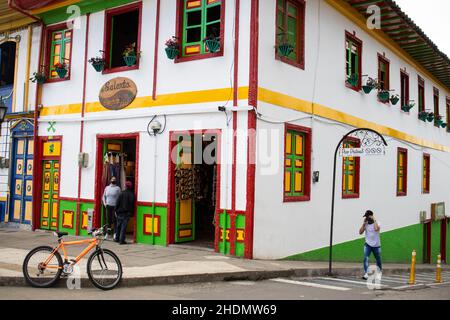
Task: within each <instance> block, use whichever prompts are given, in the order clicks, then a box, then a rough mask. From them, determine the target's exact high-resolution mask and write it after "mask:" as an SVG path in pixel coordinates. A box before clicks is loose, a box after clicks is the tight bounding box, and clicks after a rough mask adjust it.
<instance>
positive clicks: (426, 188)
mask: <svg viewBox="0 0 450 320" xmlns="http://www.w3.org/2000/svg"><path fill="white" fill-rule="evenodd" d="M430 160H431V157H430V155H429V154H428V153H424V154H423V163H422V193H423V194H428V193H430V167H431V163H430ZM425 175H426V176H425Z"/></svg>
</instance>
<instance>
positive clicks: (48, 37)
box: [44, 23, 74, 83]
mask: <svg viewBox="0 0 450 320" xmlns="http://www.w3.org/2000/svg"><path fill="white" fill-rule="evenodd" d="M66 29H68V28H67V24H66V23H60V24H56V25H53V26H48V27H46V30H45V42H44V43H45V66H44V70H45V75H46V78H47V80H46V81H45V83H54V82H61V81H68V80H70V76H71V74H72V72H71V70H72V52H73V37H74V32H73V29H72V38H71V45H70V61H69V65H68V70H67V77H65V78H62V79H61V78H53V79H50V74H49V68H50V55H51V52H52V33H53V32H55V31H59V30H66ZM47 64H48V65H47Z"/></svg>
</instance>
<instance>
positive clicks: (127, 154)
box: [94, 134, 139, 242]
mask: <svg viewBox="0 0 450 320" xmlns="http://www.w3.org/2000/svg"><path fill="white" fill-rule="evenodd" d="M138 148H139V135H138V134H123V135H98V136H97V169H96V182H95V183H96V197H95V209H94V211H95V218H94V220H95V223H96V227H100V226H103V225H105V224H106V216H105V214H106V210H105V207H104V206H103V203H102V200H101V199H102V197H103V192H104V190H105V188H106V186H107V185H109V183H110V181H111V178H112V177H115V178H116V181H117V185H118V186H119V187H120V189H121V190H124V189H125V183H126V182H127V181H130V182H131V183H132V185H133V191H134V194H135V199H136V200H137V188H138V161H139V150H138ZM97 212H98V213H99V214H97ZM114 228H115V226H113V229H114ZM135 230H136V206H135V208H134V212H133V217H131V218H130V220H129V221H128V227H127V236H126V241H127V242H134V240H135Z"/></svg>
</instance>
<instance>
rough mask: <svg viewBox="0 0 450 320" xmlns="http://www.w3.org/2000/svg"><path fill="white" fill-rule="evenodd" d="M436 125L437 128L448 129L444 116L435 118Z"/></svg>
mask: <svg viewBox="0 0 450 320" xmlns="http://www.w3.org/2000/svg"><path fill="white" fill-rule="evenodd" d="M434 123H435V124H436V126H438V127H441V128H445V127H447V125H446V124H445V122H444V120H442V116H441V115H439V114H438V115H435V116H434Z"/></svg>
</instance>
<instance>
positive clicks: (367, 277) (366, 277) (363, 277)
mask: <svg viewBox="0 0 450 320" xmlns="http://www.w3.org/2000/svg"><path fill="white" fill-rule="evenodd" d="M361 278H362V279H364V280H367V279H369V275H368V274H367V273H365V274H364V275H363V276H362V277H361Z"/></svg>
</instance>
